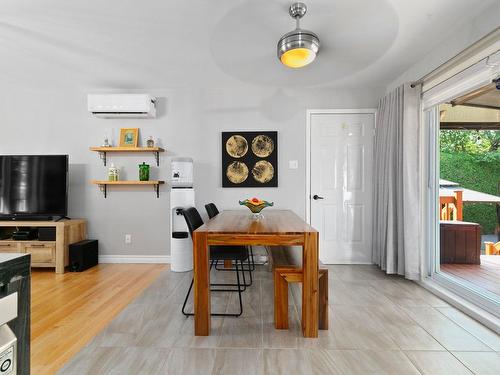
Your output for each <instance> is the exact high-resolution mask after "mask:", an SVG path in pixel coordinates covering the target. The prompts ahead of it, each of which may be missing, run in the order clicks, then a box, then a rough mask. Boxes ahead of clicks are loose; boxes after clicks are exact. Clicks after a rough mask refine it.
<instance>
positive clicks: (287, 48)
mask: <svg viewBox="0 0 500 375" xmlns="http://www.w3.org/2000/svg"><path fill="white" fill-rule="evenodd" d="M306 12H307V6H306V4H304V3H300V2H297V3H293V4H292V5H290V8H289V9H288V13H289V14H290V16H291V17H292V18H293V19H295V21H296V23H297V25H296V28H295V30H293V31H290V32H288V33H286V34H285V35H283V36H282V37H281V38H280V40H279V41H278V59H279V60H280V61H281V63H282V64H283V65H285V66H287V67H289V68H302V67H304V66H306V65H309V64H310V63H312V62H313V61H314V59H315V58H316V55H317V53H318V51H319V38H318V36H317V35H316V34H315V33H313V32H312V31H308V30H303V29H301V28H300V19H301V18H302V17H304V15H305V14H306Z"/></svg>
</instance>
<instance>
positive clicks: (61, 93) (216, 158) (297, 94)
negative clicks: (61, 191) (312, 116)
mask: <svg viewBox="0 0 500 375" xmlns="http://www.w3.org/2000/svg"><path fill="white" fill-rule="evenodd" d="M383 91H384V88H376V89H367V88H360V89H356V90H349V89H337V90H326V89H315V90H308V89H286V90H283V89H272V88H264V87H256V86H249V85H248V86H247V85H245V84H234V85H232V86H231V87H225V88H175V89H161V90H148V92H149V93H151V94H152V95H155V96H157V97H159V98H160V100H159V110H160V114H159V117H158V118H157V119H153V120H133V119H129V120H116V119H111V120H109V119H97V118H94V117H92V116H91V115H90V114H89V113H88V112H87V101H86V95H87V93H89V92H113V90H106V89H105V88H101V89H98V90H96V89H75V90H70V89H64V88H59V89H20V88H16V87H7V88H5V87H4V89H3V90H2V91H1V94H0V114H1V129H2V133H1V134H2V139H1V141H0V153H2V154H9V153H12V154H53V153H62V154H69V155H70V164H71V166H70V206H69V207H70V210H69V215H70V216H71V217H82V218H86V219H87V220H88V223H89V227H88V229H89V236H90V237H93V238H98V239H99V241H100V251H101V255H139V256H147V255H168V254H169V253H170V249H169V239H168V235H167V232H166V231H167V230H168V227H169V194H168V188H162V190H161V196H160V199H156V197H155V195H154V194H153V191H152V189H148V188H145V189H142V188H140V189H135V188H129V189H123V188H120V189H118V188H115V189H110V191H109V195H108V198H107V199H104V198H103V196H102V194H101V193H100V192H99V190H98V188H97V187H96V186H94V185H91V184H90V183H89V181H90V180H91V179H93V178H97V179H105V178H106V173H107V168H105V167H104V166H103V165H102V162H101V161H100V160H99V158H98V155H97V154H96V153H94V152H90V151H89V150H88V148H89V146H93V145H100V144H101V142H102V138H103V135H104V133H105V132H108V133H109V134H112V136H113V139H114V140H115V141H116V140H117V135H118V132H119V128H120V127H138V128H140V137H141V139H142V140H143V141H145V139H146V138H147V137H148V136H149V135H152V136H154V137H155V138H157V139H159V141H160V143H161V145H162V146H163V147H164V148H166V149H167V150H168V152H167V153H166V155H162V157H161V163H160V167H159V168H156V167H154V168H153V172H152V177H153V178H156V177H158V178H160V179H165V178H166V177H167V171H168V165H167V159H168V158H169V157H171V156H191V157H193V158H194V160H195V189H196V202H197V206H198V207H199V208H200V209H202V208H203V205H204V204H205V203H206V202H210V201H213V202H215V203H216V204H217V205H218V206H219V207H220V208H222V209H229V208H237V201H238V199H242V198H245V197H250V196H254V195H256V196H259V197H262V198H264V199H267V200H271V201H274V202H275V206H276V207H277V208H289V209H292V210H294V211H295V212H296V213H297V214H299V215H301V216H304V214H305V147H306V146H305V124H306V109H312V108H368V107H374V106H376V103H377V100H378V98H379V97H380V96H381V95H382V93H383ZM224 130H277V131H278V132H279V133H278V134H279V135H278V137H279V187H278V188H268V189H234V188H233V189H227V188H225V189H223V188H222V187H221V168H220V160H221V156H220V154H221V151H220V142H221V141H220V133H221V131H224ZM289 160H298V161H299V169H297V170H290V169H288V161H289ZM142 161H145V162H147V163H149V164H154V163H153V161H154V159H153V156H152V155H148V154H145V155H129V154H120V155H111V156H109V158H108V162H109V163H111V162H114V163H115V165H116V166H118V167H120V168H121V171H122V178H129V179H130V178H137V177H136V174H137V165H138V164H139V163H140V162H142ZM126 233H129V234H131V235H132V244H130V245H126V244H125V243H124V236H125V234H126Z"/></svg>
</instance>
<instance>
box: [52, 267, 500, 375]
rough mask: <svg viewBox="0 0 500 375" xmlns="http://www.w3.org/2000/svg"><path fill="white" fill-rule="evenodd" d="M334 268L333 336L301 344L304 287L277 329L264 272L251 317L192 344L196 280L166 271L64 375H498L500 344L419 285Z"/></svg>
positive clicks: (249, 299) (249, 304)
mask: <svg viewBox="0 0 500 375" xmlns="http://www.w3.org/2000/svg"><path fill="white" fill-rule="evenodd" d="M328 268H329V270H330V274H329V277H330V280H329V281H330V283H329V284H330V285H329V288H330V290H329V292H330V296H329V297H330V330H328V331H320V337H319V338H318V339H304V338H303V337H301V333H300V323H299V315H298V311H300V300H301V299H300V289H299V286H297V285H294V286H293V287H292V288H291V290H290V299H289V301H290V319H291V324H290V330H288V331H277V330H275V329H274V327H273V284H272V279H271V274H270V273H269V272H267V271H266V270H265V269H263V268H259V269H258V270H257V271H256V273H255V279H256V280H254V285H253V286H252V287H250V288H249V289H248V290H247V291H246V292H245V293H244V314H243V315H242V316H241V317H240V318H216V317H214V318H212V335H211V336H209V337H195V336H193V319H192V318H185V317H184V316H183V315H182V314H181V311H180V310H181V304H182V302H183V299H184V295H185V293H186V291H187V288H188V286H189V282H190V280H191V274H190V273H185V274H176V273H173V272H170V271H165V272H163V273H162V274H161V276H160V277H158V278H157V279H156V280H155V281H154V282H153V284H152V285H151V286H150V287H149V288H147V289H146V290H145V291H144V292H143V293H142V294H141V295H140V296H138V297H137V298H136V299H135V300H134V301H133V302H132V303H131V304H130V305H128V306H127V307H126V308H125V309H124V310H123V311H122V312H121V313H120V314H119V315H118V316H117V317H116V318H115V319H114V320H113V321H112V322H111V323H110V324H109V325H108V326H107V327H106V328H105V329H104V330H103V331H102V332H101V333H100V334H98V335H97V336H96V337H95V338H94V339H93V340H92V341H91V342H90V343H89V344H88V345H87V346H86V347H85V348H84V349H83V350H82V351H81V352H80V353H78V354H77V355H76V356H75V357H74V358H73V359H72V360H71V361H70V362H69V363H67V364H66V365H65V366H64V367H63V368H62V369H61V370H60V372H59V374H62V375H76V374H78V375H85V374H92V375H104V374H106V375H111V374H120V375H128V374H130V375H136V374H141V375H149V374H182V375H189V374H238V375H246V374H259V375H261V374H273V375H274V374H294V375H295V374H344V375H345V374H433V375H436V374H439V375H441V374H453V375H458V374H471V373H475V374H497V373H498V369H499V368H500V356H499V351H500V338H499V336H498V335H497V334H496V333H494V332H493V331H490V330H488V329H487V328H485V327H484V326H482V325H481V324H479V323H477V322H476V321H474V320H472V319H470V318H469V317H467V316H466V315H464V314H462V313H461V312H459V311H458V310H456V309H455V308H453V307H451V306H449V305H448V304H447V303H446V302H443V301H442V300H440V299H439V298H437V297H435V296H434V295H433V294H431V293H429V292H428V291H426V290H425V289H423V288H421V287H419V286H418V285H417V284H415V283H412V282H410V281H407V280H404V279H402V278H400V277H395V276H387V275H385V274H384V273H383V272H381V271H380V270H378V269H377V268H376V267H373V266H329V267H328ZM230 276H232V274H231V273H229V272H217V273H213V277H214V278H215V279H217V280H221V281H222V280H227V279H228V278H229V277H230ZM109 286H111V284H110V285H109ZM236 308H237V295H236V294H234V293H232V294H227V293H213V294H212V311H213V312H217V311H219V312H220V311H234V309H236Z"/></svg>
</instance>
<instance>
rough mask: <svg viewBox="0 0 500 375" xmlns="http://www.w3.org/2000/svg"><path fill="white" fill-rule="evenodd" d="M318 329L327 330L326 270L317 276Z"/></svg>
mask: <svg viewBox="0 0 500 375" xmlns="http://www.w3.org/2000/svg"><path fill="white" fill-rule="evenodd" d="M318 328H319V329H325V330H327V329H328V270H326V272H324V271H323V270H320V274H319V322H318Z"/></svg>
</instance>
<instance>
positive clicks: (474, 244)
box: [439, 221, 481, 264]
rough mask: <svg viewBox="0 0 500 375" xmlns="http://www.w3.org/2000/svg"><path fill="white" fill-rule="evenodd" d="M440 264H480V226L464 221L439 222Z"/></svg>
mask: <svg viewBox="0 0 500 375" xmlns="http://www.w3.org/2000/svg"><path fill="white" fill-rule="evenodd" d="M439 227H440V233H441V236H440V240H441V264H446V263H450V264H452V263H455V264H457V263H460V264H481V258H480V255H481V226H480V225H479V224H477V223H468V222H464V221H441V222H440V224H439Z"/></svg>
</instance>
